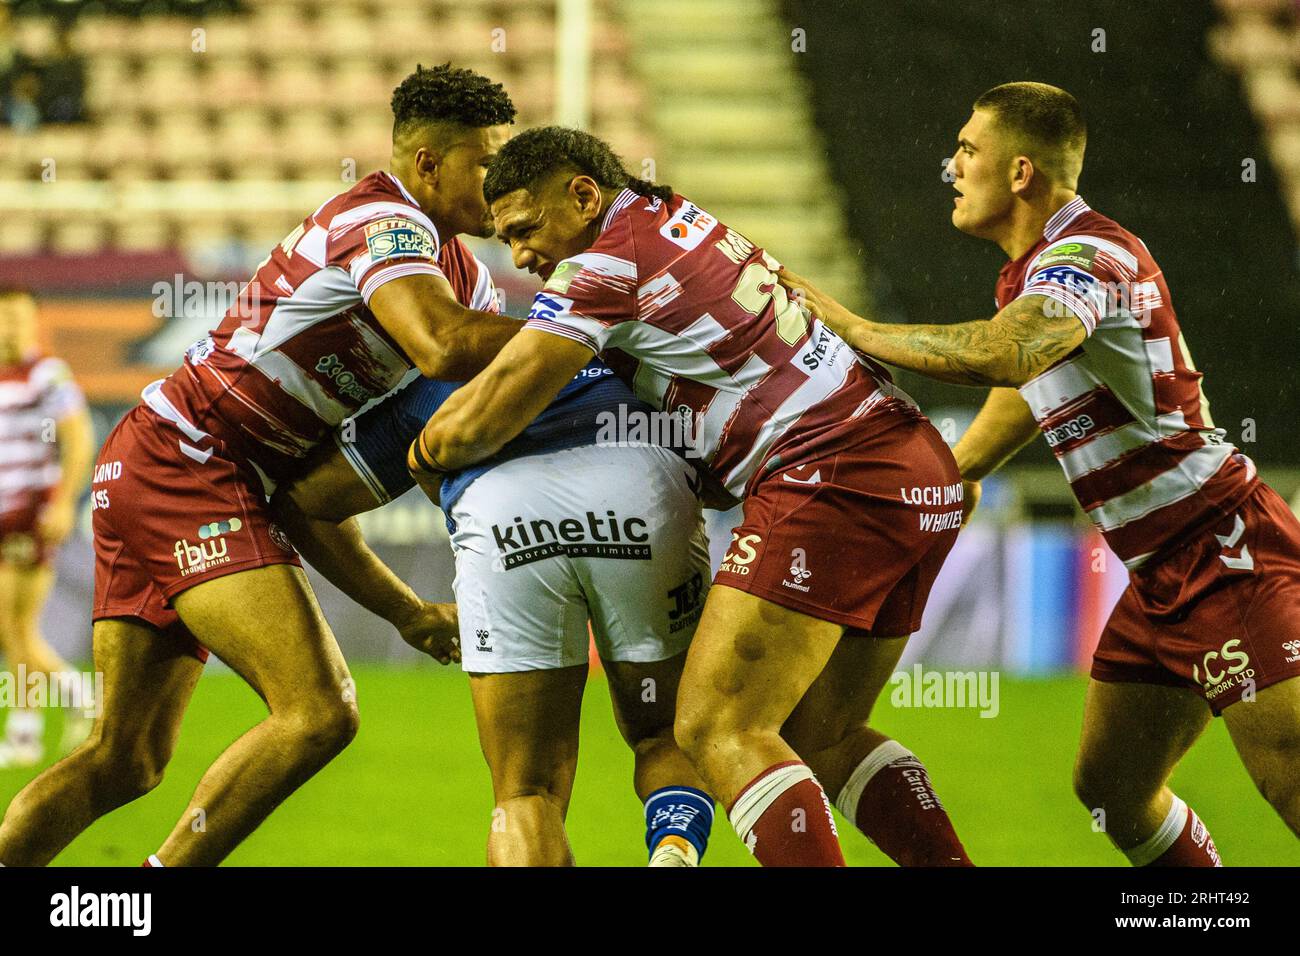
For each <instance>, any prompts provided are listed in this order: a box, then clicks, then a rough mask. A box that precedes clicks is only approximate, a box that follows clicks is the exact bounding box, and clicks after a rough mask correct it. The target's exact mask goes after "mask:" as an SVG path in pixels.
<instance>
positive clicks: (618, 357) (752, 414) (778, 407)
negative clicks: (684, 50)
mask: <svg viewBox="0 0 1300 956" xmlns="http://www.w3.org/2000/svg"><path fill="white" fill-rule="evenodd" d="M776 268H777V263H776V261H775V260H774V259H773V258H772V257H771V256H769V255H768V254H767V253H766V252H764V251H763V250H762V249H761V248H759V247H757V246H755V245H754V244H753V243H752V242H750V241H749V240H748V239H746V238H745V237H744V236H742V235H741V234H740V233H738V232H736V231H735V230H734V229H731V228H729V227H728V226H726V225H725V224H723V223H720V222H718V220H717V219H715V218H714V217H713V216H711V215H709V214H708V213H707V212H705V211H704V210H702V209H700V208H699V207H698V206H696V205H695V204H694V203H692V202H691V201H690V200H689V199H686V198H684V197H682V196H676V195H675V196H673V197H672V200H671V201H669V202H666V203H665V202H663V201H662V200H660V199H656V198H647V197H645V196H642V195H640V194H638V193H635V192H632V191H631V190H629V189H625V190H623V191H622V192H621V193H620V194H619V195H618V197H617V199H616V200H615V201H614V203H613V204H612V205H611V206H610V209H609V211H608V212H607V213H606V214H605V217H604V219H603V221H602V224H601V233H600V236H599V238H597V240H596V242H595V243H594V244H593V245H592V246H591V248H590V249H588V250H587V251H586V252H583V253H581V254H580V255H577V256H574V257H572V258H570V259H566V260H565V261H563V262H561V263H560V264H559V265H557V266H556V268H555V271H554V272H553V273H552V274H551V276H550V278H549V279H548V280H547V282H546V285H545V287H544V288H543V290H542V291H541V292H540V293H538V295H537V297H536V299H535V300H534V302H533V308H532V311H531V312H530V313H529V321H528V323H527V325H526V328H533V329H539V330H541V331H545V332H550V333H553V334H556V335H562V336H565V337H567V338H570V339H573V340H575V341H577V342H581V343H582V344H584V345H586V346H588V347H589V348H590V349H591V350H592V351H593V352H597V353H602V354H603V357H604V359H605V361H606V362H607V363H608V364H609V365H610V366H612V367H613V368H615V369H616V370H617V371H619V372H620V374H622V375H623V376H624V378H625V379H626V380H628V381H630V382H632V384H633V387H634V388H635V390H636V393H637V395H638V396H640V397H641V398H642V399H643V400H645V401H646V402H648V403H650V404H651V405H652V406H654V407H656V408H660V409H663V410H665V411H667V412H670V413H672V414H673V415H676V416H679V417H680V418H681V419H682V421H683V423H684V424H685V425H686V427H687V428H688V429H689V433H688V434H689V436H690V445H691V446H692V448H693V450H694V453H696V454H698V456H699V457H700V458H701V459H702V460H703V461H704V462H705V463H706V464H707V465H708V466H709V467H710V469H711V471H712V472H713V474H714V475H715V476H716V477H717V478H718V479H719V480H720V481H721V482H722V484H723V485H724V486H725V487H726V488H727V490H728V491H730V492H731V493H732V494H733V495H736V496H737V497H741V496H743V495H745V494H746V493H747V491H748V490H749V489H750V488H752V486H753V483H754V482H755V481H756V480H757V479H758V478H760V477H762V476H763V475H766V474H769V473H771V472H773V471H775V470H777V469H778V468H783V467H786V466H789V465H793V464H797V463H799V462H800V461H801V460H804V459H806V458H807V457H809V456H810V455H814V454H817V453H821V452H829V451H831V450H833V448H834V447H836V446H843V445H847V444H848V443H849V442H852V441H855V440H858V439H859V438H860V437H862V436H866V435H870V434H874V433H875V432H877V431H882V430H884V429H886V428H889V427H892V426H893V425H895V424H897V423H898V422H899V421H901V420H902V419H903V418H904V417H907V418H919V417H921V414H920V412H919V411H918V410H917V409H916V405H915V403H914V402H912V400H911V399H910V398H908V397H907V395H906V394H905V393H903V392H902V391H901V390H899V389H898V388H896V387H895V386H894V385H893V383H892V382H891V380H890V378H889V374H888V373H887V372H886V371H885V370H884V369H883V368H881V367H880V366H878V365H876V364H875V363H873V362H871V361H870V360H869V359H865V358H862V357H861V356H858V355H857V354H856V353H854V351H853V350H852V349H851V348H849V347H848V346H847V345H846V344H845V343H844V342H843V340H841V339H840V337H839V336H837V335H836V334H835V333H834V332H832V331H831V330H830V329H828V328H826V327H825V326H824V325H822V323H821V322H820V321H819V320H817V319H816V318H813V317H811V316H809V314H808V313H807V312H806V311H805V310H804V309H802V308H801V307H799V306H798V305H797V304H795V303H794V302H792V301H790V300H789V299H788V298H787V296H786V293H785V290H784V289H783V288H782V287H781V285H780V284H779V283H777V281H776V277H775V275H774V271H775V269H776Z"/></svg>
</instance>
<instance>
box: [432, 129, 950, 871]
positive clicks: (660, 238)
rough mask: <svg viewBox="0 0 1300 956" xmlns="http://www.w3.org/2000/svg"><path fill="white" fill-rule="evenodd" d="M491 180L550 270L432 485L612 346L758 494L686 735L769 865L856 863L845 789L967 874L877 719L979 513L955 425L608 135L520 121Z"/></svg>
mask: <svg viewBox="0 0 1300 956" xmlns="http://www.w3.org/2000/svg"><path fill="white" fill-rule="evenodd" d="M485 190H486V194H487V197H488V200H489V202H490V203H491V204H492V211H493V216H494V219H495V221H496V227H497V233H498V235H499V236H500V237H501V238H502V240H503V241H505V242H507V243H509V245H510V247H511V249H512V252H513V255H514V262H515V265H516V266H517V267H519V268H525V269H528V270H529V271H530V272H534V273H539V274H540V275H542V276H543V277H544V278H545V279H546V280H547V281H546V285H545V288H544V290H543V291H542V292H541V293H539V294H538V296H537V297H536V300H535V301H534V304H533V309H532V312H531V314H530V319H529V322H528V324H527V325H526V326H525V328H524V330H523V331H522V332H520V333H519V335H518V336H517V337H516V338H515V339H514V340H512V341H511V343H510V344H509V345H508V346H507V347H506V348H505V349H504V350H503V351H502V353H501V354H500V355H499V356H498V357H497V358H496V359H495V360H494V361H493V362H492V364H491V365H490V366H489V367H488V368H487V369H486V370H485V371H484V372H483V373H482V374H480V375H479V376H477V377H476V378H475V379H474V380H473V381H471V382H470V383H469V384H468V385H467V386H465V387H464V388H462V389H461V390H460V391H458V392H456V393H455V394H454V395H452V396H451V398H450V399H448V401H447V402H446V403H445V404H444V405H443V406H442V408H441V409H439V411H438V413H437V414H436V415H434V417H433V418H432V419H431V420H430V422H429V424H428V425H427V426H426V428H425V429H424V431H423V432H422V433H421V435H420V437H419V439H418V440H417V441H416V442H415V443H414V444H413V445H412V447H411V458H410V464H411V467H412V470H413V472H415V473H416V475H417V480H419V481H421V483H422V484H425V485H426V486H427V487H430V486H434V485H435V483H436V476H437V475H438V474H439V473H444V472H449V471H456V470H459V469H461V468H464V467H465V466H467V465H469V464H472V463H474V462H478V461H482V460H484V459H486V458H488V457H489V456H491V455H493V454H495V453H496V451H497V450H498V449H499V448H501V447H502V446H503V445H504V444H505V443H506V442H507V441H509V440H510V439H511V438H513V437H514V436H515V435H517V434H518V433H519V432H520V431H521V430H522V429H523V428H524V426H525V425H526V424H527V423H528V422H529V421H530V420H531V419H532V418H533V417H534V416H535V415H536V414H537V413H538V412H539V411H540V410H541V409H542V408H544V407H545V406H546V405H547V404H548V403H549V402H550V401H551V400H552V398H553V397H554V396H555V394H556V393H557V392H558V391H559V390H560V389H561V388H563V387H564V385H565V384H566V383H568V382H569V380H570V379H572V377H573V375H574V374H575V373H576V372H577V371H578V370H579V369H581V368H582V367H583V366H585V365H586V364H587V363H588V362H589V361H590V360H591V357H592V355H593V353H595V354H602V355H603V356H604V358H605V360H606V361H607V362H608V363H609V364H610V365H611V366H612V367H615V368H616V369H620V370H621V371H622V372H624V373H626V378H627V380H629V381H632V382H633V383H634V384H635V389H636V391H637V394H638V396H639V397H640V398H641V399H642V400H644V401H646V402H647V403H648V404H650V405H651V406H653V407H654V408H656V409H663V410H667V411H670V412H672V413H673V414H675V415H680V416H682V417H683V418H684V419H685V421H686V422H687V423H688V426H689V428H690V431H691V434H692V436H693V445H694V448H695V449H696V451H697V452H698V454H699V455H700V458H701V463H702V464H703V465H704V466H705V468H706V471H707V473H709V474H710V475H711V476H712V478H713V480H714V482H715V483H716V485H718V486H719V487H720V488H721V489H723V490H724V491H725V493H726V494H727V495H728V496H729V497H730V499H731V500H732V501H734V500H736V499H744V509H745V510H744V517H743V519H742V523H741V525H740V527H738V528H737V529H736V530H735V531H734V532H733V542H732V547H731V550H730V551H729V552H728V554H727V556H726V558H725V559H724V561H723V563H722V566H721V568H720V570H719V571H718V573H717V575H716V577H715V579H714V587H713V588H712V590H711V591H710V592H709V596H708V598H707V599H706V602H705V606H704V611H703V614H702V616H701V619H700V623H699V626H698V628H697V630H696V634H695V639H694V641H693V642H692V644H691V649H690V652H689V654H688V656H687V661H686V669H685V672H684V673H683V675H682V682H681V687H680V690H679V695H678V707H677V718H676V725H675V736H676V739H677V741H678V743H679V744H680V745H681V747H682V749H683V750H684V751H685V752H686V753H687V755H688V756H689V757H690V758H691V760H692V762H693V763H694V765H695V767H696V769H697V770H698V771H699V773H700V776H701V777H703V778H704V780H705V781H706V783H707V784H708V789H709V791H710V792H711V793H713V794H714V795H715V796H716V797H718V798H719V800H721V801H722V802H723V803H724V805H725V806H726V807H727V808H728V813H729V815H730V819H731V822H732V824H733V826H734V827H735V829H736V831H737V833H738V834H739V835H740V836H741V839H742V840H744V842H745V844H746V845H747V846H748V847H749V848H750V850H751V851H752V852H753V853H754V855H755V856H756V857H757V858H758V860H759V861H760V862H761V863H763V864H764V865H794V866H798V865H826V866H834V865H843V862H844V858H843V855H842V853H841V852H840V847H839V842H838V839H837V834H836V831H835V824H834V820H833V817H832V814H831V810H830V805H829V803H828V802H827V799H826V794H825V792H824V791H823V789H822V787H823V785H825V786H826V787H827V788H828V789H829V790H830V792H831V793H833V794H838V800H837V803H838V804H839V806H840V807H841V808H842V809H843V810H844V812H845V814H846V815H847V816H848V817H849V819H851V820H854V821H855V822H856V823H857V825H858V826H859V827H860V828H861V829H863V831H864V832H865V833H866V834H867V835H868V836H869V837H870V838H871V839H873V840H874V841H875V842H876V843H877V845H879V846H880V847H881V849H882V850H884V851H885V852H886V853H887V854H889V855H890V856H891V857H892V858H893V859H895V860H897V861H899V862H900V863H913V864H931V865H952V864H957V865H962V864H969V860H968V859H967V857H966V853H965V851H964V849H963V848H962V846H961V843H960V841H959V840H958V839H957V836H956V834H955V833H954V831H953V828H952V825H951V823H950V822H949V820H948V816H947V814H946V812H945V811H944V810H943V808H942V805H941V804H940V803H939V800H938V798H937V796H935V794H934V791H933V789H932V788H931V786H930V783H929V780H928V777H927V774H926V771H925V768H924V766H923V765H922V764H921V763H920V762H919V761H918V760H917V758H916V757H915V756H914V755H913V754H912V753H910V752H909V751H908V750H907V749H906V748H904V747H903V746H902V745H901V744H899V743H897V742H896V741H893V740H889V739H888V738H886V737H885V736H884V735H883V734H881V733H879V732H878V731H876V730H874V729H873V728H871V727H870V726H869V724H868V717H869V715H870V710H871V705H872V703H873V702H874V700H875V697H876V695H877V694H878V693H879V691H880V689H881V688H882V687H883V685H884V684H885V682H886V681H887V680H888V677H889V675H890V674H891V673H892V671H893V668H894V664H895V662H896V661H897V660H898V656H899V654H900V653H901V652H902V649H903V646H904V644H905V643H906V640H907V635H909V634H910V633H911V632H912V631H913V630H914V629H915V628H916V627H917V626H918V625H919V623H920V617H921V612H922V609H923V608H924V605H925V602H926V598H927V597H928V594H929V590H930V586H931V583H932V582H933V579H934V576H935V575H936V574H937V573H938V570H939V567H940V566H941V564H942V563H943V559H944V557H945V556H946V554H947V553H948V550H949V548H950V547H951V545H952V542H953V540H954V538H955V536H956V534H957V529H958V525H959V522H960V518H961V500H960V489H961V483H960V480H959V476H958V474H957V468H956V465H955V463H954V462H953V459H952V454H951V453H950V452H949V450H948V448H947V446H946V445H945V444H944V443H943V440H942V439H941V438H940V437H939V435H938V432H936V431H935V429H934V428H933V426H931V425H930V423H929V422H928V421H927V420H926V419H925V417H924V416H923V415H921V413H920V412H919V411H918V410H917V409H916V407H915V405H914V404H913V403H912V402H911V401H910V399H908V398H907V396H906V395H904V394H903V393H902V392H900V391H899V390H897V389H896V388H894V387H893V386H892V384H890V382H889V378H888V375H887V373H885V372H884V371H883V370H882V369H880V368H879V367H878V366H875V365H873V364H871V363H869V362H868V361H866V360H863V359H860V358H858V357H856V356H855V355H854V354H853V352H852V350H851V349H848V348H846V347H845V346H844V343H843V342H841V341H840V339H839V338H838V337H837V336H836V335H835V333H834V332H832V331H830V330H829V329H827V328H826V327H825V326H823V325H822V324H821V323H820V322H817V321H811V322H810V321H809V319H808V317H807V315H806V313H804V311H803V310H802V309H800V308H798V307H797V306H796V305H795V304H793V303H791V302H790V301H789V300H788V299H787V297H786V295H785V291H784V290H783V289H782V288H781V287H780V285H778V284H777V282H776V277H775V275H774V269H775V268H776V263H775V262H774V260H772V259H771V257H770V256H768V255H767V254H766V253H765V252H763V250H761V249H759V248H757V247H755V246H754V245H753V244H752V243H750V242H749V241H748V240H747V239H745V238H744V236H742V235H740V234H739V233H738V232H736V231H735V230H734V229H730V228H728V227H727V226H725V225H723V224H721V223H719V222H718V221H717V220H716V219H715V218H713V217H712V216H710V215H709V214H708V213H707V212H705V211H704V210H702V209H700V208H699V207H698V206H696V205H694V204H693V203H691V202H690V201H689V200H687V199H685V198H683V197H682V196H679V195H677V194H675V193H673V191H672V190H671V189H669V188H668V187H666V186H655V185H651V184H649V183H645V182H642V181H640V180H636V179H633V178H632V177H630V176H629V175H628V174H627V172H626V171H625V170H624V168H623V166H622V164H621V163H620V162H619V160H618V158H617V157H616V156H615V155H614V154H613V152H612V151H611V150H610V148H609V146H608V145H607V144H605V143H603V142H601V141H600V140H598V139H596V138H595V137H593V136H590V135H588V134H586V133H582V132H578V131H575V130H566V129H561V128H559V127H546V128H542V129H534V130H529V131H527V132H524V133H521V134H520V135H518V136H517V137H515V138H514V139H513V140H512V141H511V142H510V143H508V144H507V145H506V146H505V147H504V148H503V149H502V151H501V153H500V155H499V156H498V157H497V159H496V161H494V163H493V165H492V168H491V169H490V170H489V172H488V177H487V181H486V184H485ZM431 490H434V491H436V488H434V487H431ZM846 633H847V635H849V636H847V637H846V636H845V635H846ZM841 638H844V639H843V640H841ZM819 781H820V782H819Z"/></svg>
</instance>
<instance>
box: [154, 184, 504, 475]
mask: <svg viewBox="0 0 1300 956" xmlns="http://www.w3.org/2000/svg"><path fill="white" fill-rule="evenodd" d="M416 274H426V275H437V276H442V277H444V278H446V279H447V280H448V282H450V284H451V287H452V291H453V292H454V293H455V295H456V298H457V300H458V301H460V302H461V303H462V304H464V305H466V306H468V307H469V308H472V309H478V310H482V311H493V312H495V311H496V310H497V305H496V295H495V290H494V289H493V286H492V279H491V276H490V275H489V274H488V270H487V267H486V266H484V265H483V264H482V263H481V262H480V261H479V260H478V259H476V258H475V257H474V255H473V254H472V253H471V252H470V251H469V249H467V248H466V247H465V245H464V244H463V243H461V242H460V241H459V240H458V239H454V238H453V239H452V240H451V241H449V242H446V243H442V242H440V240H439V237H438V233H437V229H436V228H435V227H434V224H433V222H432V221H431V220H430V219H429V217H428V216H427V215H425V213H424V212H423V211H421V209H420V208H419V206H418V204H417V203H416V202H415V200H414V199H413V198H412V197H411V195H410V193H408V192H407V190H406V188H405V187H404V186H402V184H401V183H400V182H399V181H398V180H397V179H395V178H394V177H393V176H391V175H390V174H389V173H386V172H377V173H372V174H371V175H369V176H367V177H366V178H365V179H362V180H361V181H360V182H358V183H357V184H356V185H355V186H353V187H352V188H351V189H349V190H348V191H346V192H343V193H340V194H339V195H337V196H335V197H334V198H332V199H330V200H329V201H327V202H326V203H325V204H324V205H322V206H321V207H320V208H319V209H317V210H316V211H315V212H314V213H312V214H311V215H310V216H308V217H307V218H306V219H305V220H303V222H302V224H301V225H300V226H298V228H296V229H295V230H294V231H293V232H291V233H290V234H289V235H288V236H287V237H285V239H284V241H283V242H281V243H280V244H279V245H278V246H276V247H275V248H274V249H273V250H272V251H271V254H270V255H269V256H268V257H267V258H266V259H265V260H264V261H263V262H262V264H261V265H260V266H259V267H258V269H257V271H256V273H255V274H254V275H253V278H252V279H251V280H250V281H249V283H248V284H247V285H246V286H245V287H244V288H243V290H241V292H240V295H239V298H238V299H237V301H236V302H235V304H234V305H233V306H232V307H231V308H230V310H229V311H228V312H227V313H226V316H225V317H224V319H223V320H222V322H221V324H220V325H219V326H218V327H217V328H216V329H214V330H213V331H212V332H211V333H210V334H209V335H208V336H207V337H206V338H204V339H202V340H201V341H199V342H197V343H196V344H195V345H193V346H191V347H190V348H189V350H188V351H187V352H186V353H185V362H184V364H183V365H182V366H181V367H180V368H179V369H178V370H177V371H176V372H174V373H173V374H172V375H171V376H170V377H168V378H166V379H163V380H161V381H160V382H155V383H153V384H152V385H150V386H149V387H148V388H146V389H145V392H144V395H143V398H144V401H145V404H147V405H148V406H149V407H150V408H151V409H153V411H155V412H156V413H158V414H159V415H161V416H163V417H164V418H167V419H168V420H170V421H172V422H173V423H175V424H176V425H178V426H179V427H180V428H181V430H182V431H183V432H185V434H186V438H187V441H183V442H181V445H180V448H181V451H182V452H184V453H185V454H186V455H188V456H189V457H191V458H194V459H195V460H196V461H200V462H202V461H205V460H206V456H207V453H206V451H205V448H204V445H203V439H204V438H205V437H206V436H209V435H211V436H216V437H218V438H220V439H221V440H222V441H223V442H225V443H226V445H227V446H228V448H230V449H231V450H232V451H233V452H234V453H235V454H236V455H238V456H240V457H242V458H244V459H246V460H247V461H249V462H250V463H252V464H253V465H255V466H256V467H257V468H259V469H260V470H261V471H262V472H263V473H264V475H265V476H269V477H271V478H273V479H279V478H281V477H283V476H284V475H285V474H286V473H287V472H289V471H290V470H292V468H293V466H294V465H295V464H296V463H297V462H299V461H301V459H302V458H303V457H304V456H305V455H306V454H307V452H308V451H310V450H311V449H312V448H313V447H314V446H315V445H316V444H317V443H318V442H319V441H321V439H322V438H323V437H324V436H325V435H327V434H328V433H329V432H330V430H331V429H333V428H335V427H337V426H338V425H339V424H340V423H341V422H342V421H343V420H344V419H345V418H348V417H349V416H351V415H352V414H354V413H355V412H356V411H357V410H358V409H360V408H361V407H362V406H363V405H365V404H366V403H367V402H369V401H370V400H371V399H374V398H377V397H379V396H380V395H383V394H384V393H385V392H388V391H389V390H391V389H392V388H393V387H394V386H396V385H397V384H398V382H399V381H400V380H401V379H402V377H403V376H404V375H405V374H406V373H407V372H408V371H409V370H410V369H411V368H412V363H411V360H410V358H409V357H408V356H407V355H406V353H405V352H403V351H402V349H401V347H400V346H399V345H398V344H397V343H396V342H395V341H394V340H393V338H392V337H391V336H390V335H389V334H388V333H387V332H386V331H384V329H383V327H382V326H381V325H380V323H379V320H378V319H377V318H376V317H375V315H374V313H372V312H371V311H370V309H369V308H368V305H367V304H368V303H369V301H370V297H371V296H373V295H374V294H375V291H376V290H377V289H379V288H380V287H381V286H382V285H384V283H386V282H391V281H392V280H394V279H398V278H401V277H403V276H409V275H416Z"/></svg>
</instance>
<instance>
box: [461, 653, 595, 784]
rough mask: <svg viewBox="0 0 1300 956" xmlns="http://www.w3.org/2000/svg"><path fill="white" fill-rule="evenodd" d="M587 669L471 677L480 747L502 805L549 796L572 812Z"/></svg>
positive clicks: (471, 691)
mask: <svg viewBox="0 0 1300 956" xmlns="http://www.w3.org/2000/svg"><path fill="white" fill-rule="evenodd" d="M586 683H587V665H585V664H580V665H578V666H575V667H561V668H556V669H554V670H537V671H521V672H515V673H504V674H470V681H469V686H470V695H471V697H472V698H473V701H474V717H475V719H476V720H477V722H478V735H479V744H480V746H481V747H482V748H483V756H484V758H485V759H486V760H487V764H488V769H489V771H490V772H491V774H492V791H493V793H494V795H495V797H496V799H497V801H498V802H500V801H504V800H508V799H510V798H512V797H518V796H527V795H532V794H538V793H550V794H552V795H554V796H556V797H558V798H559V799H560V800H561V802H562V803H563V805H564V806H565V807H566V808H567V807H568V803H569V795H570V793H571V792H572V790H573V774H574V771H575V770H576V768H577V762H578V721H579V716H580V714H581V710H582V693H583V689H584V688H585V687H586Z"/></svg>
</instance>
